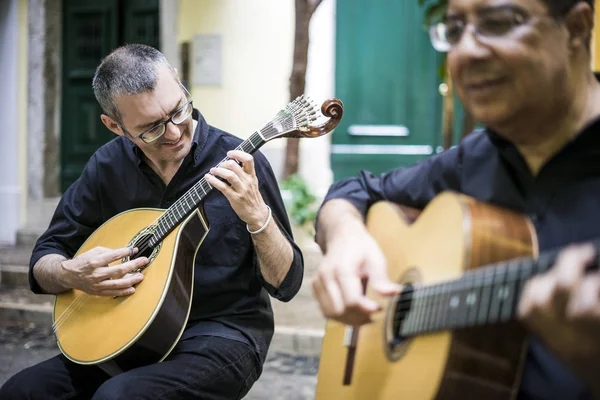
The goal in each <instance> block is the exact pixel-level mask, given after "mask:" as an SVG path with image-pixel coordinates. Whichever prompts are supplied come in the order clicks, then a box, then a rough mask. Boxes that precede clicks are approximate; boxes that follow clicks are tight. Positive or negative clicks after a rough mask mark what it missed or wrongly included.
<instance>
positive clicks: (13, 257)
mask: <svg viewBox="0 0 600 400" xmlns="http://www.w3.org/2000/svg"><path fill="white" fill-rule="evenodd" d="M30 256H31V248H30V247H24V246H18V247H10V248H0V284H2V285H8V286H22V287H28V285H29V283H28V279H29V278H28V271H29V267H28V266H29V258H30Z"/></svg>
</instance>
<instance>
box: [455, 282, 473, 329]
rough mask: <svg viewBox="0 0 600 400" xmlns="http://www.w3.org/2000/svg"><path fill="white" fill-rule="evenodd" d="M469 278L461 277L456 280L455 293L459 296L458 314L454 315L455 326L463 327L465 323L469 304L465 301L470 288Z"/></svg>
mask: <svg viewBox="0 0 600 400" xmlns="http://www.w3.org/2000/svg"><path fill="white" fill-rule="evenodd" d="M471 286H472V284H471V282H470V279H468V278H467V279H461V280H460V281H458V282H457V292H458V293H457V294H458V298H459V305H458V314H457V316H456V326H457V327H464V326H465V325H466V324H467V315H468V312H469V304H468V303H467V297H468V296H469V291H470V289H471Z"/></svg>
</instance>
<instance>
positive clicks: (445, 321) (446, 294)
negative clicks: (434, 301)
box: [440, 282, 451, 327]
mask: <svg viewBox="0 0 600 400" xmlns="http://www.w3.org/2000/svg"><path fill="white" fill-rule="evenodd" d="M450 288H451V286H450V283H449V282H444V283H442V288H441V290H442V296H441V298H440V304H441V307H440V308H441V309H442V317H441V318H440V324H441V326H443V327H447V326H448V325H449V324H450V317H449V315H450V314H449V312H448V309H447V308H448V304H449V301H450V294H451V290H450Z"/></svg>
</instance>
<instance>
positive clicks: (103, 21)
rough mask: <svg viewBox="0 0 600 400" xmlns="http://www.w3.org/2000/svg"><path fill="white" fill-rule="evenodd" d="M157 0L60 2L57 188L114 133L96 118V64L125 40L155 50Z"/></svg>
mask: <svg viewBox="0 0 600 400" xmlns="http://www.w3.org/2000/svg"><path fill="white" fill-rule="evenodd" d="M158 1H159V0H102V1H98V0H63V81H62V82H63V83H62V84H63V91H62V112H61V114H62V115H61V140H60V142H61V148H60V150H61V191H63V192H64V191H65V190H66V189H67V188H68V187H69V186H70V185H71V184H72V183H73V181H75V179H77V178H78V177H79V175H80V174H81V171H82V169H83V166H84V165H85V163H86V162H87V161H88V159H89V158H90V156H91V155H92V154H93V153H94V151H96V149H98V148H99V147H100V146H102V145H103V144H104V143H106V142H108V141H109V140H111V139H112V138H113V137H114V134H113V133H112V132H110V131H109V130H108V129H106V127H105V126H104V125H103V124H102V122H101V121H100V114H101V109H100V106H99V105H98V103H97V101H96V99H95V97H94V93H93V91H92V78H93V77H94V72H95V70H96V67H97V66H98V64H99V63H100V61H101V60H102V57H104V56H106V55H107V54H108V53H109V52H110V51H111V50H113V49H114V48H116V47H118V46H120V45H122V44H124V43H133V42H137V43H145V44H149V45H151V46H154V47H157V48H158V43H159V32H158V20H159V17H158Z"/></svg>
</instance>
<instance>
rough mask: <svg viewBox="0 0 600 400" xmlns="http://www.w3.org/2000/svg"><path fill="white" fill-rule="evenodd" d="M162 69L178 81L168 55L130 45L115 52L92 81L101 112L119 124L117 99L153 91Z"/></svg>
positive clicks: (119, 116)
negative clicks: (166, 70)
mask: <svg viewBox="0 0 600 400" xmlns="http://www.w3.org/2000/svg"><path fill="white" fill-rule="evenodd" d="M160 66H165V67H167V68H168V69H169V70H170V71H171V72H172V73H173V76H174V77H175V79H177V78H176V74H175V70H174V69H173V67H171V65H170V64H169V62H168V61H167V59H166V58H165V56H164V55H163V54H162V53H161V52H160V51H158V50H156V49H155V48H153V47H150V46H147V45H144V44H128V45H125V46H122V47H119V48H117V49H115V50H114V51H112V52H111V53H110V54H109V55H108V56H106V57H105V58H104V59H103V60H102V62H101V63H100V65H99V66H98V68H97V69H96V73H95V74H94V79H93V81H92V88H93V89H94V95H95V96H96V100H98V103H100V107H102V111H103V112H104V113H105V114H107V115H109V116H110V117H112V118H114V119H116V120H117V121H119V122H120V119H121V114H120V112H119V109H118V108H117V105H116V104H115V99H116V98H117V97H118V96H122V95H130V94H138V93H145V92H152V91H153V90H154V88H155V87H156V83H157V80H158V71H159V67H160Z"/></svg>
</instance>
